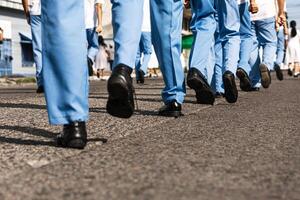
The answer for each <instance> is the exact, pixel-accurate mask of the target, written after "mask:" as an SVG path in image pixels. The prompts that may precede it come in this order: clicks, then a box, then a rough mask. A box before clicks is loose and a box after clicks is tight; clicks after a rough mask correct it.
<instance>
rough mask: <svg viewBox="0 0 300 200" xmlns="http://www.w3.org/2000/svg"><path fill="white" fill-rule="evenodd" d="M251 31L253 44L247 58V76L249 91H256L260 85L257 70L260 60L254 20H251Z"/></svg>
mask: <svg viewBox="0 0 300 200" xmlns="http://www.w3.org/2000/svg"><path fill="white" fill-rule="evenodd" d="M251 31H252V41H253V44H252V50H251V54H250V60H249V64H250V67H251V71H250V74H249V77H250V80H251V91H258V90H259V89H260V86H261V83H260V71H259V65H260V63H261V61H260V57H259V43H258V40H257V36H256V31H257V27H256V23H255V22H251Z"/></svg>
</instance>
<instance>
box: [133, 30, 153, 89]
mask: <svg viewBox="0 0 300 200" xmlns="http://www.w3.org/2000/svg"><path fill="white" fill-rule="evenodd" d="M151 54H152V40H151V32H142V34H141V40H140V48H139V50H138V53H137V61H136V62H137V63H136V76H137V83H141V84H143V83H144V81H145V78H144V76H145V74H146V73H147V70H148V64H149V61H150V58H151ZM141 57H143V60H141Z"/></svg>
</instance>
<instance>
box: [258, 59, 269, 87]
mask: <svg viewBox="0 0 300 200" xmlns="http://www.w3.org/2000/svg"><path fill="white" fill-rule="evenodd" d="M259 70H260V77H261V85H262V86H263V87H264V88H268V87H269V86H270V84H271V74H270V70H269V69H268V67H267V65H265V64H263V63H262V64H260V65H259Z"/></svg>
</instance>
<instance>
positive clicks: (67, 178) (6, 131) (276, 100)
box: [0, 77, 300, 200]
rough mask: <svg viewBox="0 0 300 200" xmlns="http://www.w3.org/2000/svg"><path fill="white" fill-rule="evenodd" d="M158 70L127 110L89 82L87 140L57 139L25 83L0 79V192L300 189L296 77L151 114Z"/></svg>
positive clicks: (107, 197) (200, 194) (71, 194)
mask: <svg viewBox="0 0 300 200" xmlns="http://www.w3.org/2000/svg"><path fill="white" fill-rule="evenodd" d="M162 88H163V82H162V80H160V79H151V80H150V79H147V80H146V85H144V86H136V92H137V98H138V107H139V109H138V110H137V111H136V113H135V115H134V116H133V117H132V118H130V119H128V120H123V119H117V118H113V117H111V116H109V115H108V114H107V113H106V111H105V104H106V99H107V93H106V82H104V81H102V82H101V81H98V82H92V83H91V92H90V99H89V100H90V107H91V108H90V121H89V122H88V132H89V144H88V146H87V148H86V149H85V150H82V151H80V150H71V149H64V148H59V147H57V146H56V144H55V142H54V139H53V138H54V137H55V135H56V134H57V133H58V132H59V131H60V130H61V127H55V126H54V127H53V126H49V125H48V119H47V112H46V107H45V101H44V97H43V95H37V94H35V87H34V86H32V85H29V86H11V87H0V199H1V200H6V199H22V200H24V199H36V200H38V199H70V200H75V199H97V200H98V199H104V200H114V199H122V200H123V199H124V200H125V199H137V200H141V199H142V200H144V199H145V200H148V199H149V200H150V199H161V200H168V199H170V200H177V199H180V200H181V199H196V200H198V199H199V200H202V199H204V200H206V199H209V200H210V199H213V200H214V199H216V200H223V199H225V200H227V199H228V200H244V199H245V200H246V199H247V200H254V199H255V200H269V199H286V200H296V199H298V200H299V199H300V79H293V78H287V77H286V79H285V80H284V81H282V82H279V81H277V80H275V79H273V81H272V85H271V87H270V88H269V89H268V90H264V89H262V90H261V91H260V92H251V93H245V92H240V97H239V100H238V102H237V103H236V104H234V105H229V104H228V103H226V101H225V100H224V99H218V100H217V102H216V104H215V105H214V106H203V105H198V104H195V98H194V95H193V91H191V90H188V95H187V98H186V103H185V104H184V105H183V110H184V114H185V116H184V117H181V118H178V119H174V118H164V117H159V116H157V112H156V111H157V109H158V108H159V107H160V106H162V102H161V97H160V92H161V89H162Z"/></svg>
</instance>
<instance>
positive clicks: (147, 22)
mask: <svg viewBox="0 0 300 200" xmlns="http://www.w3.org/2000/svg"><path fill="white" fill-rule="evenodd" d="M143 13H144V14H143V24H142V32H151V19H150V1H149V0H145V1H144V8H143Z"/></svg>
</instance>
